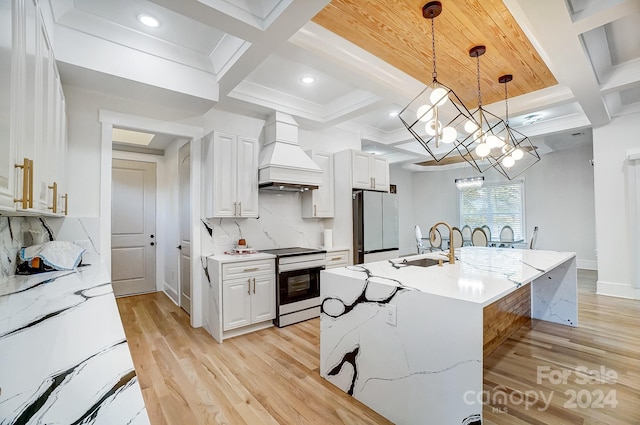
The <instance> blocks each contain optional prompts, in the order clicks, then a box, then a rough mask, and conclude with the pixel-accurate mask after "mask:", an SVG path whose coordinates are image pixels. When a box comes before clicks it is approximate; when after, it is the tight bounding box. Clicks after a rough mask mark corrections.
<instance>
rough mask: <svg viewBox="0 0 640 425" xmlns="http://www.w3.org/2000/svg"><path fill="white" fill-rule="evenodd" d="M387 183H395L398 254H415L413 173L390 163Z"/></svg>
mask: <svg viewBox="0 0 640 425" xmlns="http://www.w3.org/2000/svg"><path fill="white" fill-rule="evenodd" d="M389 183H391V184H395V185H396V193H397V195H396V196H397V199H398V233H399V235H398V241H399V248H400V250H399V251H400V255H409V254H415V253H416V238H415V236H414V232H413V226H414V224H413V223H414V221H415V219H414V211H415V210H414V199H415V198H414V195H413V175H412V173H411V172H410V171H407V170H405V169H403V168H402V167H401V166H400V165H391V166H390V167H389Z"/></svg>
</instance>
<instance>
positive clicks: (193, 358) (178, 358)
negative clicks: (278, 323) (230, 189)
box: [117, 292, 391, 425]
mask: <svg viewBox="0 0 640 425" xmlns="http://www.w3.org/2000/svg"><path fill="white" fill-rule="evenodd" d="M117 302H118V308H119V309H120V315H121V317H122V321H123V324H124V328H125V333H126V335H127V340H128V343H129V347H130V349H131V355H132V357H133V362H134V364H135V368H136V372H137V374H138V378H139V380H140V387H141V388H142V395H143V397H144V399H145V403H146V405H147V412H148V414H149V419H150V420H151V424H152V425H165V424H167V425H174V424H175V425H178V424H179V425H187V424H188V425H205V424H207V425H208V424H228V425H242V424H247V425H258V424H282V425H285V424H287V425H289V424H323V425H325V424H391V422H390V421H388V420H386V419H384V418H383V417H382V416H380V415H378V414H377V413H375V412H374V411H372V410H371V409H369V408H368V407H366V406H365V405H363V404H362V403H360V402H358V401H357V400H355V399H354V398H353V397H350V396H348V395H347V394H345V393H343V392H342V391H340V390H338V389H337V388H336V387H334V386H333V385H332V384H330V383H328V382H327V381H325V380H324V379H322V378H320V374H319V368H320V358H319V357H320V354H319V353H320V333H319V327H320V320H319V319H313V320H309V321H306V322H303V323H299V324H296V325H292V326H288V327H285V328H282V329H279V328H269V329H265V330H262V331H258V332H254V333H251V334H248V335H243V336H239V337H235V338H231V339H228V340H225V341H224V343H223V344H218V343H217V342H216V341H215V340H214V339H213V338H212V337H211V336H210V335H209V334H208V333H207V332H206V331H205V330H204V329H202V328H200V329H193V328H191V326H190V325H189V318H188V316H187V314H186V313H185V312H184V311H182V310H181V309H180V308H178V307H177V306H175V305H174V304H173V302H172V301H171V300H169V298H168V297H167V296H166V295H164V294H163V293H159V292H158V293H154V294H147V295H138V296H134V297H127V298H118V300H117Z"/></svg>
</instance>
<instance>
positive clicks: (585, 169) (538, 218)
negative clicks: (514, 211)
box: [400, 144, 596, 269]
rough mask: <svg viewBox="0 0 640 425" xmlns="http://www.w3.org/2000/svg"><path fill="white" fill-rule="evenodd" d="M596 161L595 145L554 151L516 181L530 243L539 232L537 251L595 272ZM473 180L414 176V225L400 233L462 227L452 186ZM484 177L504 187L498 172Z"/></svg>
mask: <svg viewBox="0 0 640 425" xmlns="http://www.w3.org/2000/svg"><path fill="white" fill-rule="evenodd" d="M592 158H593V154H592V145H591V144H585V145H581V146H577V147H575V148H572V149H567V150H559V151H555V152H552V153H549V154H546V155H544V156H543V157H542V160H541V161H540V162H539V163H537V164H535V165H534V166H533V167H532V168H530V169H529V170H528V171H526V172H525V173H524V174H523V175H522V176H520V177H518V179H523V180H524V182H525V208H526V209H525V220H526V223H525V224H526V235H527V239H528V238H529V237H530V235H531V232H532V231H533V228H534V226H538V228H539V229H538V242H537V245H536V248H538V249H549V250H558V251H571V252H575V253H576V257H577V262H578V267H580V268H587V269H595V268H596V250H595V247H596V243H595V241H596V238H595V234H594V231H595V208H594V181H593V168H592V166H591V165H590V164H589V162H588V161H589V159H592ZM472 175H476V174H475V173H472V172H471V170H470V168H469V167H465V168H457V169H448V170H443V171H425V172H418V173H414V175H413V212H414V216H413V222H412V223H408V224H405V223H403V222H402V220H401V221H400V227H401V229H405V230H406V228H411V229H413V225H414V224H418V225H420V227H421V228H422V232H423V234H424V235H426V234H427V233H428V229H429V228H430V227H431V226H432V225H433V224H434V223H436V222H438V221H446V222H447V223H449V224H451V225H456V226H460V223H458V221H459V211H458V191H457V189H456V186H455V183H454V180H455V179H456V178H459V177H469V176H472ZM484 176H485V182H499V181H505V179H504V177H502V176H501V175H500V174H499V173H497V172H496V171H495V170H489V171H487V172H485V173H484ZM441 231H445V232H446V230H444V229H441Z"/></svg>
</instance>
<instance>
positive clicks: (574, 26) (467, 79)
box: [49, 0, 640, 169]
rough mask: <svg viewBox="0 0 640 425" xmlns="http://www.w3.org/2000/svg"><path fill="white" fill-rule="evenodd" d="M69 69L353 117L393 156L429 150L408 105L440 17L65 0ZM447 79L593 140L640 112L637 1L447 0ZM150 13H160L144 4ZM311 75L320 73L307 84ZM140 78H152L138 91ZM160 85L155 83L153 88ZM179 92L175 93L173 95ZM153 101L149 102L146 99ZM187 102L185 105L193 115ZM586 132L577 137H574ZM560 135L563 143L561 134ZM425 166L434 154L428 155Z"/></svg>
mask: <svg viewBox="0 0 640 425" xmlns="http://www.w3.org/2000/svg"><path fill="white" fill-rule="evenodd" d="M49 4H50V5H51V8H52V10H53V16H51V19H52V20H53V21H54V22H55V31H54V34H53V37H52V38H53V43H54V49H55V52H56V57H57V60H58V62H59V67H60V72H61V76H62V80H63V84H65V85H67V86H79V87H82V88H86V89H90V90H94V91H102V92H105V93H109V94H114V95H118V96H122V97H128V98H132V100H137V101H144V100H145V99H165V101H166V102H167V105H168V106H169V107H171V106H172V105H185V104H188V105H189V107H188V108H186V109H185V108H182V110H184V111H188V113H189V114H192V115H197V114H204V113H205V112H207V110H209V109H210V108H217V109H225V110H229V111H232V112H237V113H243V114H246V115H250V116H257V117H266V116H267V115H268V114H270V113H271V112H273V111H274V110H278V111H281V112H285V113H289V114H291V115H293V116H294V117H295V118H296V120H297V121H298V122H299V124H300V125H301V127H302V128H306V129H321V128H327V127H332V126H337V127H340V128H343V129H347V130H350V131H353V132H355V133H357V134H359V135H360V137H361V140H362V143H363V149H366V150H367V149H368V150H372V151H374V150H375V151H377V152H378V153H380V154H384V155H385V156H387V157H388V158H389V159H390V161H392V162H406V163H408V164H414V163H418V162H422V161H425V160H426V159H428V158H427V157H426V156H425V154H424V152H423V151H422V148H420V147H419V145H418V144H417V143H416V142H413V141H412V139H411V137H410V135H409V133H408V132H407V131H406V129H405V128H404V127H403V126H402V124H401V123H400V121H399V119H398V118H397V117H391V116H389V113H390V112H394V111H395V112H398V111H399V110H400V109H402V107H403V106H404V105H406V104H407V103H408V102H409V101H410V100H411V99H412V98H413V97H414V96H415V95H416V94H417V93H419V92H420V91H421V90H422V89H423V88H424V86H425V84H426V83H428V82H429V81H430V80H431V72H432V65H433V63H432V62H433V61H432V50H431V23H430V21H429V20H427V19H425V18H423V17H422V14H421V9H422V6H423V4H424V2H423V1H416V0H333V1H331V2H329V1H328V0H252V1H231V0H181V1H175V0H111V1H108V2H106V1H103V0H50V3H49ZM442 5H443V11H442V14H441V15H440V16H438V17H437V18H435V20H434V27H435V32H436V53H437V71H438V80H439V81H441V82H443V83H445V84H447V85H448V86H450V87H451V88H453V89H454V91H456V93H457V94H458V95H459V96H460V97H461V98H462V99H463V100H464V101H465V103H466V104H467V106H468V107H469V108H473V107H475V106H476V104H477V81H476V61H475V59H474V58H471V57H469V54H468V50H469V49H470V48H471V47H472V46H474V45H478V44H483V45H486V46H487V53H486V54H485V55H484V56H482V57H481V58H480V66H481V76H482V79H481V88H482V98H483V104H484V106H485V107H486V108H487V109H488V110H490V111H491V112H494V113H495V114H496V115H500V116H502V115H504V102H503V98H504V92H503V87H502V86H501V85H499V84H498V83H497V78H498V76H500V75H502V74H505V73H510V74H513V75H514V81H513V82H512V83H510V85H509V94H510V100H509V111H510V123H511V124H512V125H513V126H514V127H516V128H517V129H518V130H520V131H522V132H523V133H525V134H526V135H527V136H529V137H530V138H531V139H532V140H533V141H534V143H535V144H536V146H539V147H540V149H541V151H542V152H543V153H544V152H548V151H551V150H555V149H559V148H561V146H562V143H563V140H564V141H566V143H567V145H570V144H574V143H576V141H577V140H578V141H580V142H588V141H589V139H590V134H591V133H590V132H589V131H583V130H585V129H588V128H591V127H593V126H600V125H604V124H606V123H608V122H609V121H610V120H611V119H612V117H615V116H616V115H620V114H626V113H630V112H635V111H640V43H638V40H640V2H639V1H637V0H600V1H595V0H566V1H562V0H536V1H531V0H442ZM141 14H149V15H152V16H154V17H156V18H157V19H158V20H159V21H160V25H159V26H158V27H157V28H148V27H145V26H143V25H142V24H141V23H140V22H139V21H138V20H137V17H138V16H139V15H141ZM303 76H313V77H314V78H315V82H314V83H313V84H310V85H305V84H303V83H302V82H301V81H300V78H301V77H303ZM133 83H136V84H137V85H138V86H140V87H141V89H140V90H132V89H131V88H132V84H133ZM154 91H156V92H158V93H157V94H154V93H153V92H154ZM172 97H173V99H172ZM141 115H144V111H141ZM181 117H182V116H181ZM572 134H573V136H572ZM547 141H548V143H547ZM414 169H424V168H421V167H417V166H416V167H414Z"/></svg>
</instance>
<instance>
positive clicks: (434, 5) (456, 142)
mask: <svg viewBox="0 0 640 425" xmlns="http://www.w3.org/2000/svg"><path fill="white" fill-rule="evenodd" d="M441 12H442V3H440V2H439V1H430V2H428V3H427V4H425V5H424V6H423V7H422V16H423V17H424V18H426V19H430V20H431V49H432V55H433V73H432V78H433V81H432V82H431V83H430V84H429V85H428V86H427V87H426V88H425V89H424V90H423V91H422V92H420V94H418V96H416V97H415V98H414V99H413V100H412V101H411V102H410V103H409V104H408V105H407V106H406V107H405V108H404V109H403V110H402V111H400V113H399V114H398V117H400V120H401V121H402V123H403V124H404V126H405V127H406V128H407V130H409V132H410V133H411V134H412V135H413V137H414V138H415V139H416V140H417V141H418V142H419V143H420V144H421V145H422V147H423V148H424V149H425V150H426V151H427V152H428V153H429V155H430V156H431V157H432V158H433V159H434V160H435V161H436V162H440V161H441V160H442V159H444V158H445V157H446V156H448V155H460V156H462V158H463V159H464V160H465V161H467V162H468V163H469V164H471V165H472V166H473V167H474V168H475V169H476V170H479V168H478V165H477V164H476V161H475V159H474V157H473V155H472V153H471V151H470V149H469V145H471V144H472V143H473V140H472V138H471V137H470V135H469V134H464V132H462V131H459V130H458V129H462V128H463V126H464V124H465V123H466V122H468V121H471V122H475V119H474V118H473V116H472V115H471V112H469V110H468V109H467V108H466V107H465V106H464V104H463V103H462V101H461V100H460V98H459V97H458V95H456V94H455V92H454V91H453V90H452V89H450V88H449V87H447V86H445V85H444V84H442V83H440V82H439V81H438V74H437V69H436V44H435V28H434V19H435V18H436V17H437V16H438V15H440V13H441ZM476 125H477V123H476Z"/></svg>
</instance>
